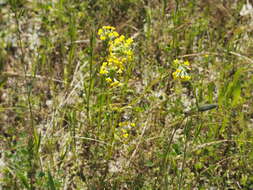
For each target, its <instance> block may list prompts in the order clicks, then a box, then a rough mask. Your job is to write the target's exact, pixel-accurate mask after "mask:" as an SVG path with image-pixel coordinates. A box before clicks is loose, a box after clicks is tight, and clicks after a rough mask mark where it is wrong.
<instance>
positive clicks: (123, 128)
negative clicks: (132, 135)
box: [119, 121, 136, 138]
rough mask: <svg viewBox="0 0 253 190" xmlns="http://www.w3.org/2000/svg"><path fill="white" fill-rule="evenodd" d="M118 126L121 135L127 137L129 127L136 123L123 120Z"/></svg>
mask: <svg viewBox="0 0 253 190" xmlns="http://www.w3.org/2000/svg"><path fill="white" fill-rule="evenodd" d="M119 126H120V130H121V135H122V137H124V138H128V136H129V133H128V130H129V128H131V127H135V126H136V125H135V123H130V122H126V121H125V122H120V123H119Z"/></svg>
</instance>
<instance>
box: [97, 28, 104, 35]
mask: <svg viewBox="0 0 253 190" xmlns="http://www.w3.org/2000/svg"><path fill="white" fill-rule="evenodd" d="M102 33H103V30H102V29H101V28H100V29H99V30H98V35H99V36H100V35H101V34H102Z"/></svg>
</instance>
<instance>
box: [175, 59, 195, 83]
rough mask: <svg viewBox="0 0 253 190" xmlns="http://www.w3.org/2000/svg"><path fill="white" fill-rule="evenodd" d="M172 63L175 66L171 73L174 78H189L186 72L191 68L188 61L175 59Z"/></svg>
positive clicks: (186, 79)
mask: <svg viewBox="0 0 253 190" xmlns="http://www.w3.org/2000/svg"><path fill="white" fill-rule="evenodd" d="M173 64H174V65H176V67H177V69H176V71H175V72H173V73H172V76H173V78H174V79H180V80H183V81H188V80H190V79H191V76H190V75H189V73H188V72H187V71H188V70H191V68H190V63H189V61H182V60H178V59H175V60H174V61H173Z"/></svg>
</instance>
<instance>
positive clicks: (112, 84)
mask: <svg viewBox="0 0 253 190" xmlns="http://www.w3.org/2000/svg"><path fill="white" fill-rule="evenodd" d="M110 86H111V87H118V86H122V83H120V82H119V81H117V80H116V79H114V82H112V83H111V84H110Z"/></svg>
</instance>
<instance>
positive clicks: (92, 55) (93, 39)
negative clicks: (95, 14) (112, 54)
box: [87, 31, 95, 126]
mask: <svg viewBox="0 0 253 190" xmlns="http://www.w3.org/2000/svg"><path fill="white" fill-rule="evenodd" d="M94 43H95V36H94V32H93V31H92V34H91V37H90V47H89V86H88V93H87V117H88V122H89V126H90V125H91V118H90V97H91V90H92V78H93V77H92V76H93V67H92V65H93V59H94Z"/></svg>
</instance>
